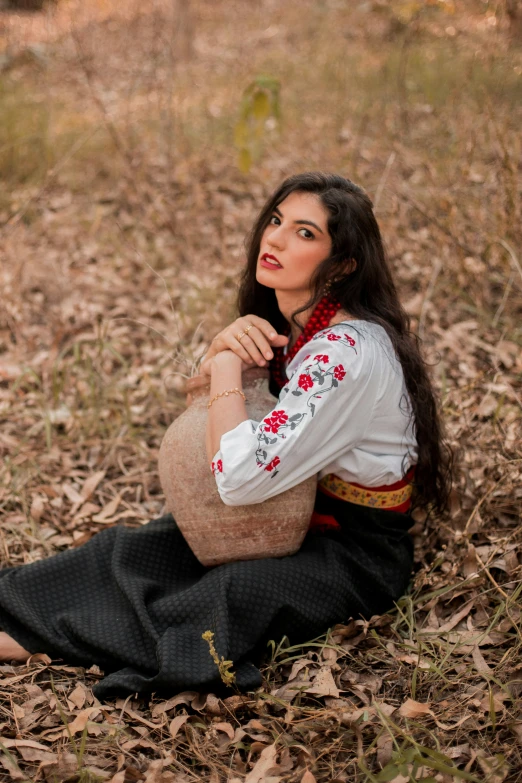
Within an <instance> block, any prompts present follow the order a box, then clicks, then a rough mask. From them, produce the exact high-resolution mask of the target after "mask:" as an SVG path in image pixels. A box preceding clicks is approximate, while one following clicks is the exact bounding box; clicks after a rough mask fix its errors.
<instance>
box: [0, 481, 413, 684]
mask: <svg viewBox="0 0 522 783" xmlns="http://www.w3.org/2000/svg"><path fill="white" fill-rule="evenodd" d="M316 511H317V512H318V513H320V514H322V515H326V516H330V517H332V516H333V517H334V518H335V519H336V520H337V522H338V523H339V527H338V528H337V529H335V528H332V527H329V528H324V529H322V530H319V531H317V532H309V533H308V534H307V536H306V538H305V540H304V543H303V545H302V547H301V549H300V550H299V552H297V553H296V554H295V555H291V556H289V557H283V558H266V559H263V560H250V561H241V562H236V563H228V564H225V565H221V566H215V567H213V568H206V567H204V566H202V565H201V564H200V563H199V561H198V560H197V559H196V558H195V556H194V555H193V554H192V551H191V550H190V549H189V547H188V545H187V543H186V542H185V539H184V538H183V536H182V535H181V533H180V531H179V529H178V527H177V525H176V523H175V521H174V519H173V517H172V516H171V515H170V514H168V515H166V516H163V517H161V518H160V519H156V520H154V521H152V522H149V523H148V524H146V525H144V526H143V527H140V528H128V527H124V526H115V527H112V528H109V529H106V530H103V531H102V532H100V533H98V534H97V535H96V536H94V537H93V538H92V539H91V540H90V541H88V542H87V543H86V544H84V545H83V546H81V547H79V548H78V549H73V550H69V551H66V552H61V553H59V554H57V555H54V556H53V557H50V558H47V559H45V560H41V561H39V562H36V563H31V564H28V565H24V566H19V567H15V568H4V569H3V570H0V627H1V628H2V629H3V630H5V631H6V632H7V633H8V634H9V635H11V636H12V637H13V638H14V639H15V640H16V641H17V642H19V644H21V645H22V646H23V647H24V648H25V649H27V650H29V652H31V653H36V652H45V653H47V654H48V655H50V656H51V657H52V658H54V659H62V660H63V661H65V662H66V663H70V664H73V665H79V666H85V667H89V666H91V665H92V664H97V665H98V666H99V667H100V668H101V669H102V670H103V671H104V673H105V677H104V679H103V680H101V681H100V682H99V683H98V684H97V685H96V686H95V688H94V692H95V694H96V696H97V697H98V698H99V699H107V698H111V697H113V696H116V695H124V694H128V693H150V692H152V691H157V692H161V693H165V692H170V693H176V692H179V691H181V690H187V689H191V690H202V691H214V692H218V693H222V692H223V686H222V683H221V680H220V677H219V673H218V670H217V667H216V664H215V663H214V661H213V659H212V657H211V655H210V652H209V645H208V642H206V641H205V640H204V639H202V634H203V633H204V632H205V631H212V632H213V633H214V644H215V648H216V650H217V652H218V654H219V656H220V657H221V656H223V657H224V658H225V660H231V661H233V664H234V665H233V671H234V673H235V675H236V684H237V686H238V687H239V689H240V690H251V689H253V688H256V687H258V686H259V685H261V683H262V678H261V674H260V671H259V668H258V665H259V664H260V662H261V660H262V656H263V653H264V652H265V651H266V644H267V641H269V640H271V639H273V640H275V641H276V642H278V641H280V640H281V638H282V637H283V636H285V635H286V636H287V637H288V638H289V640H290V643H291V644H296V643H300V642H304V641H307V640H310V639H313V638H314V637H316V636H319V635H320V634H322V633H324V632H326V631H327V630H328V628H330V627H331V626H333V625H334V624H335V623H338V622H346V621H347V620H348V619H349V618H350V617H353V618H356V619H357V618H359V617H366V618H369V617H371V616H372V615H374V614H381V613H383V612H385V611H387V610H388V609H390V608H392V607H393V603H394V601H395V600H397V599H398V598H399V597H400V596H401V595H402V594H403V592H404V591H405V589H406V588H407V586H408V582H409V579H410V574H411V568H412V541H411V538H410V536H409V534H408V532H407V531H408V528H409V527H410V526H411V524H412V522H411V519H410V517H409V516H408V515H406V514H400V513H396V512H392V511H380V510H376V509H370V508H366V507H363V506H356V505H352V504H351V503H346V502H344V501H341V500H337V499H335V498H332V497H328V496H326V495H324V494H323V493H321V492H318V494H317V501H316ZM282 513H284V510H283V509H282Z"/></svg>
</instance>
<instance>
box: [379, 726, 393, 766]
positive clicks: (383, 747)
mask: <svg viewBox="0 0 522 783" xmlns="http://www.w3.org/2000/svg"><path fill="white" fill-rule="evenodd" d="M392 751H393V740H392V738H391V736H390V735H389V733H388V732H387V731H383V732H382V734H381V735H380V736H379V737H378V738H377V761H378V762H379V764H380V765H381V768H382V767H385V766H386V764H387V763H388V762H389V761H391V757H392Z"/></svg>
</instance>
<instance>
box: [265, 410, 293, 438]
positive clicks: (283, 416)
mask: <svg viewBox="0 0 522 783" xmlns="http://www.w3.org/2000/svg"><path fill="white" fill-rule="evenodd" d="M287 421H288V414H287V413H285V412H284V411H273V413H272V415H271V416H269V417H268V418H266V419H263V423H264V424H265V425H266V426H265V432H274V433H275V432H279V427H281V426H282V425H283V424H286V422H287Z"/></svg>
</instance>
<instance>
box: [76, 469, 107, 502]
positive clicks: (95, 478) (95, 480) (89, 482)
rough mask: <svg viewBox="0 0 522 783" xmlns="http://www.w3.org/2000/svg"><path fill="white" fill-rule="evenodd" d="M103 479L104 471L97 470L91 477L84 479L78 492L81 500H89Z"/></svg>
mask: <svg viewBox="0 0 522 783" xmlns="http://www.w3.org/2000/svg"><path fill="white" fill-rule="evenodd" d="M104 477H105V471H104V470H98V471H97V472H96V473H93V474H92V476H89V478H87V479H85V482H84V484H83V487H82V489H81V492H80V495H81V497H82V500H89V498H90V497H91V495H92V493H93V492H94V491H95V489H96V487H97V486H98V484H99V483H100V481H101V480H102V479H103V478H104Z"/></svg>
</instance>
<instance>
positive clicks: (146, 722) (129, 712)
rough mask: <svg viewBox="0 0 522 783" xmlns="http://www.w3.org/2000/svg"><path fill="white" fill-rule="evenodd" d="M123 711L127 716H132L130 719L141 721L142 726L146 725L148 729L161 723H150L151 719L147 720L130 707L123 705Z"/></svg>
mask: <svg viewBox="0 0 522 783" xmlns="http://www.w3.org/2000/svg"><path fill="white" fill-rule="evenodd" d="M124 712H125V713H126V714H127V715H128V716H129V718H132V720H135V721H138V723H143V725H144V726H148V727H149V729H157V728H159V727H160V726H162V725H163V724H162V723H152V721H150V720H147V719H146V718H144V717H143V716H142V715H139V714H138V713H137V712H135V711H134V710H131V708H130V707H128V706H127V705H125V708H124Z"/></svg>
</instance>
